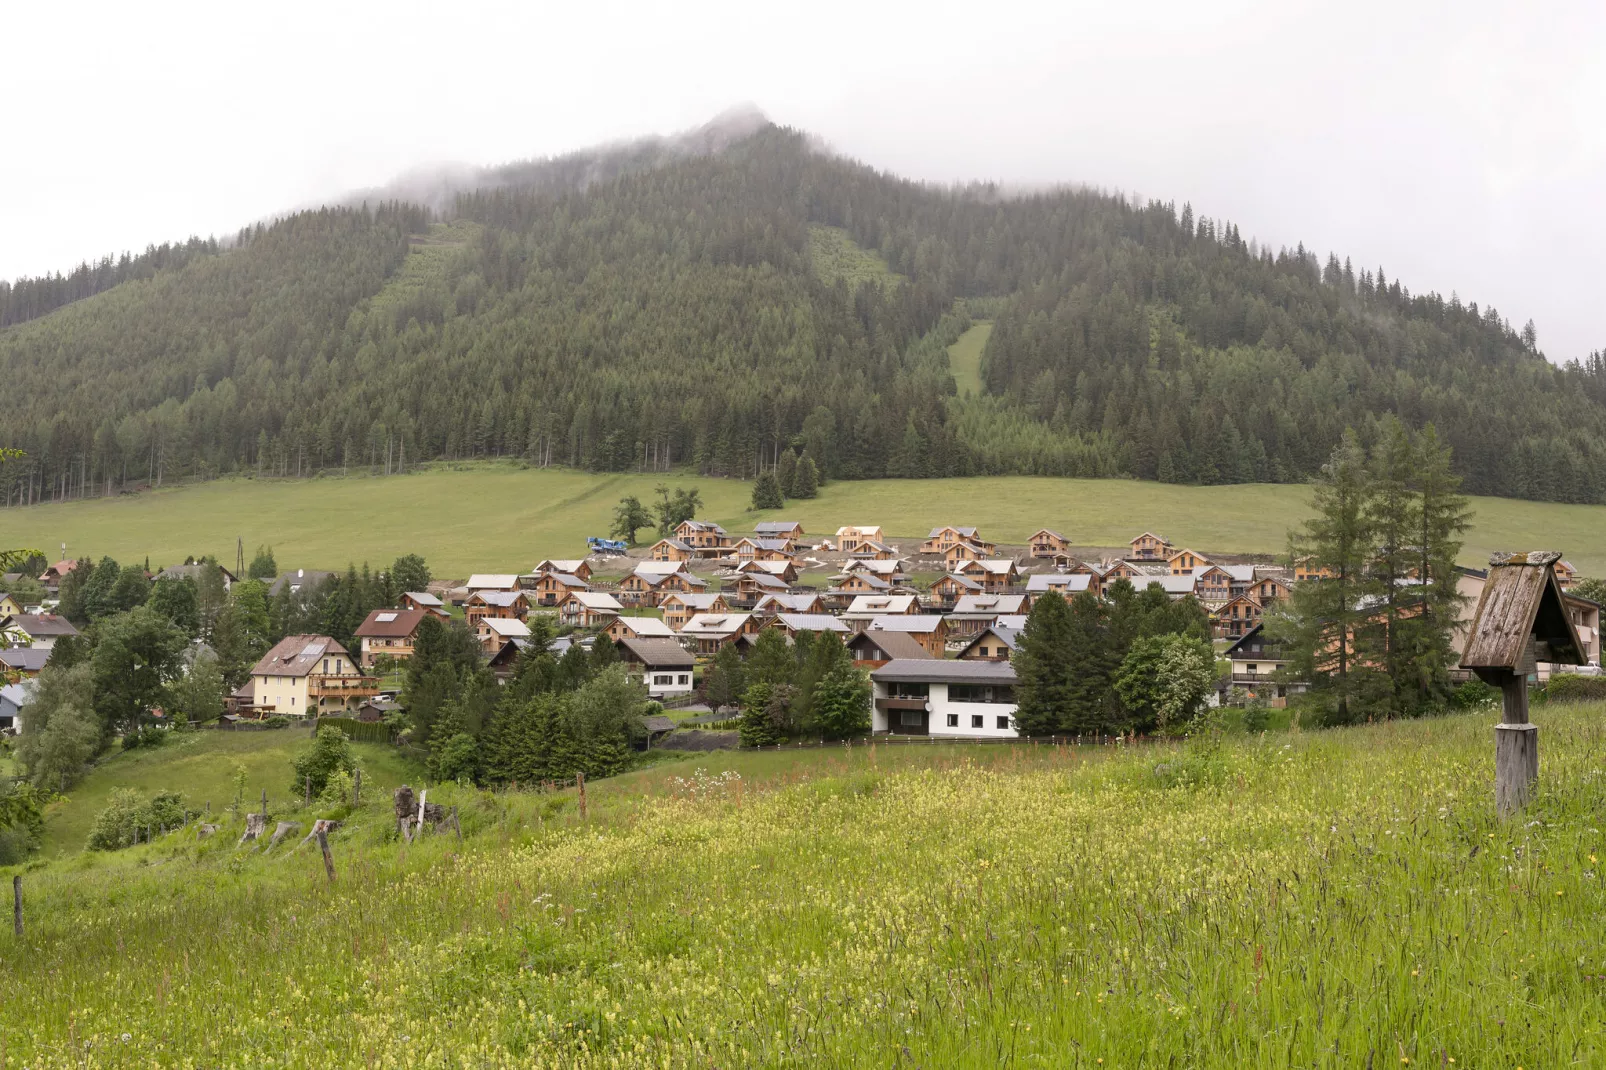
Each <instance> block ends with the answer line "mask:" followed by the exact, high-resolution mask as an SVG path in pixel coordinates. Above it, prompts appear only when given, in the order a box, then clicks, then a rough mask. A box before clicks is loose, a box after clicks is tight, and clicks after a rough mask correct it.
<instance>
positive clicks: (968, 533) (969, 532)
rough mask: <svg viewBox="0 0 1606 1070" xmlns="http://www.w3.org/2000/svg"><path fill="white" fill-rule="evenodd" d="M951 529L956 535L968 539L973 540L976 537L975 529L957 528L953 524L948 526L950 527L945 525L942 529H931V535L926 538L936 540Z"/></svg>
mask: <svg viewBox="0 0 1606 1070" xmlns="http://www.w3.org/2000/svg"><path fill="white" fill-rule="evenodd" d="M950 529H951V530H953V531H954V532H955V533H957V534H959V535H962V536H964V537H965V538H967V539H973V538H975V537H976V529H975V528H961V527H955V526H954V525H952V524H948V525H945V526H943V527H940V528H932V529H931V534H930V535H927V536H926V538H928V539H935V538H936V537H937V536H938V535H941V534H942V533H943V532H945V531H948V530H950Z"/></svg>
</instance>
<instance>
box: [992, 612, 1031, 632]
mask: <svg viewBox="0 0 1606 1070" xmlns="http://www.w3.org/2000/svg"><path fill="white" fill-rule="evenodd" d="M993 627H995V628H1008V629H1009V630H1010V631H1014V632H1023V631H1025V630H1026V614H1024V613H1005V614H1003V615H1002V616H1000V617H999V618H998V619H997V620H995V621H993Z"/></svg>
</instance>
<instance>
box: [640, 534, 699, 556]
mask: <svg viewBox="0 0 1606 1070" xmlns="http://www.w3.org/2000/svg"><path fill="white" fill-rule="evenodd" d="M647 557H648V559H649V560H652V561H692V560H695V559H696V557H697V551H696V550H693V549H692V548H691V544H689V543H685V542H682V541H680V540H679V539H659V540H658V541H657V542H655V543H653V544H652V545H651V546H649V547H647Z"/></svg>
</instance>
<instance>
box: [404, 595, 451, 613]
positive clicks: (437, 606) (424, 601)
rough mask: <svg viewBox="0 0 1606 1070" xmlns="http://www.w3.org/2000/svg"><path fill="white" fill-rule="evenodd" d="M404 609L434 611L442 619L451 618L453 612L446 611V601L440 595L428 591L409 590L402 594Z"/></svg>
mask: <svg viewBox="0 0 1606 1070" xmlns="http://www.w3.org/2000/svg"><path fill="white" fill-rule="evenodd" d="M401 604H402V608H403V609H421V610H423V611H424V612H425V613H433V614H434V615H435V616H437V617H440V618H441V619H442V620H450V619H451V616H452V615H451V614H450V613H448V612H447V611H446V603H445V602H442V601H441V600H440V596H438V595H433V594H430V593H429V592H428V591H408V592H407V593H406V594H404V595H402V596H401Z"/></svg>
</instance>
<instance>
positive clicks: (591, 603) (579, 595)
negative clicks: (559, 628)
mask: <svg viewBox="0 0 1606 1070" xmlns="http://www.w3.org/2000/svg"><path fill="white" fill-rule="evenodd" d="M623 610H624V606H622V605H620V604H619V600H618V599H617V598H615V597H614V596H613V595H611V594H609V593H608V592H606V591H570V592H569V594H568V597H566V598H564V600H563V601H561V602H559V603H558V620H559V621H561V622H562V623H564V624H567V625H568V626H569V627H571V628H606V627H607V626H608V625H609V624H612V623H613V621H614V620H615V619H616V618H617V617H618V616H619V614H620V613H621V612H622V611H623Z"/></svg>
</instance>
